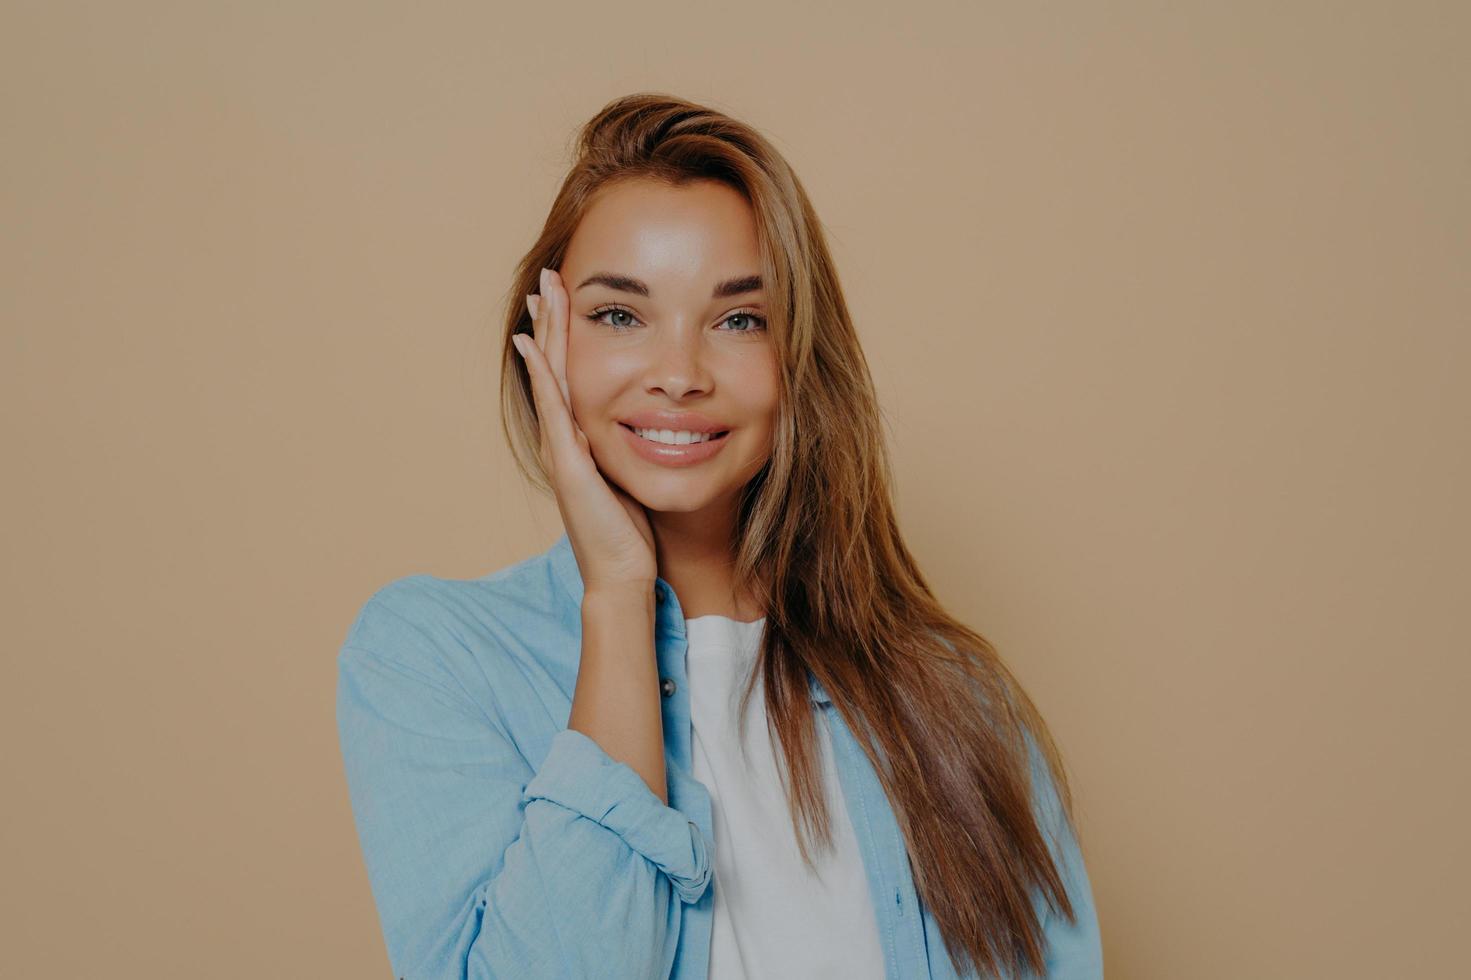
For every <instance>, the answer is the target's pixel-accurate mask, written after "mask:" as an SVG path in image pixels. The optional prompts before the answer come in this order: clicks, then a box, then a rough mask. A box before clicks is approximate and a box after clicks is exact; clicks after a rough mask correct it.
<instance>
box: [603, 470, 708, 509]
mask: <svg viewBox="0 0 1471 980" xmlns="http://www.w3.org/2000/svg"><path fill="white" fill-rule="evenodd" d="M622 486H623V489H624V490H626V491H627V492H628V495H629V496H630V497H632V498H633V499H634V500H637V501H638V502H639V503H641V504H643V505H644V507H645V508H646V509H648V510H650V511H652V512H654V513H658V514H694V513H698V512H699V511H702V510H704V509H705V508H706V507H709V506H710V505H711V504H712V503H714V502H715V501H716V500H717V499H719V497H720V496H721V495H720V494H719V493H711V492H709V491H708V490H707V489H706V488H704V487H703V486H701V485H700V484H699V481H695V480H690V479H688V478H681V477H678V476H676V477H674V478H672V479H664V480H660V479H657V478H656V479H647V478H645V479H641V480H632V481H630V482H629V483H625V484H622Z"/></svg>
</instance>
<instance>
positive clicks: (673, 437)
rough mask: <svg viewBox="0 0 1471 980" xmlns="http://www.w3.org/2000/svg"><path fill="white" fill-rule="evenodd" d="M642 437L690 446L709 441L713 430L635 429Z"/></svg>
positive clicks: (651, 440)
mask: <svg viewBox="0 0 1471 980" xmlns="http://www.w3.org/2000/svg"><path fill="white" fill-rule="evenodd" d="M633 431H634V432H636V433H638V435H639V437H640V438H643V439H647V440H649V441H650V442H662V443H663V444H664V445H666V446H688V445H689V444H690V443H693V442H709V441H710V438H711V436H713V435H714V433H713V432H671V431H669V430H668V429H634V430H633Z"/></svg>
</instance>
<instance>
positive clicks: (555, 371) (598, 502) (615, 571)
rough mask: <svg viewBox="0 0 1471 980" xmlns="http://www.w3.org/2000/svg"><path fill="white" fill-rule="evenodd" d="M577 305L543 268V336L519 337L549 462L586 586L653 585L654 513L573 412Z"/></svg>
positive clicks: (538, 317)
mask: <svg viewBox="0 0 1471 980" xmlns="http://www.w3.org/2000/svg"><path fill="white" fill-rule="evenodd" d="M570 305H571V304H570V299H569V297H568V296H567V293H566V290H565V289H563V287H562V278H561V276H560V275H558V274H557V273H556V272H555V271H553V270H551V269H543V270H542V273H541V295H540V296H537V295H534V294H528V295H527V297H526V309H527V311H528V312H529V313H530V314H531V319H532V324H533V330H534V331H535V339H534V340H533V339H532V338H530V337H527V336H526V335H525V334H515V335H513V336H512V337H511V342H512V343H513V344H515V345H516V350H518V351H519V352H520V353H521V357H522V359H523V360H524V361H525V362H526V370H527V373H528V374H529V375H530V376H531V390H532V395H533V397H534V398H535V400H536V416H537V420H538V426H537V427H538V429H539V430H540V431H541V461H542V465H543V466H544V467H546V470H547V473H548V474H549V475H550V477H551V480H552V487H553V489H554V491H555V492H556V496H557V508H558V509H559V510H560V511H561V512H562V523H563V524H564V525H565V526H566V528H567V537H568V538H569V539H570V541H571V543H572V551H573V554H575V555H576V556H577V567H578V570H579V571H580V572H581V574H582V584H583V588H584V590H585V591H587V592H597V591H609V590H627V589H629V588H633V589H636V590H644V589H652V588H653V586H654V579H655V577H656V576H657V575H658V571H657V569H658V562H657V560H656V557H655V556H656V552H655V550H654V532H653V528H652V527H650V525H649V516H648V514H647V512H646V511H645V510H644V507H643V505H642V504H640V503H639V502H638V501H636V500H634V499H633V498H632V497H630V496H629V495H628V494H627V493H626V492H624V491H623V489H622V488H620V487H616V486H612V485H610V484H609V483H608V481H607V480H606V479H605V478H604V477H603V474H602V472H601V471H600V470H599V469H598V467H597V463H596V462H594V460H593V458H592V452H591V451H590V449H589V447H588V441H587V436H586V434H584V433H583V431H582V428H581V427H580V426H579V425H578V424H577V421H576V420H575V419H574V418H573V417H572V397H571V395H570V394H569V393H568V389H567V335H568V332H569V330H570V325H569V317H570V314H569V309H570Z"/></svg>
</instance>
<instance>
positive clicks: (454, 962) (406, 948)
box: [337, 642, 712, 980]
mask: <svg viewBox="0 0 1471 980" xmlns="http://www.w3.org/2000/svg"><path fill="white" fill-rule="evenodd" d="M337 662H338V685H337V723H338V731H339V738H340V743H341V749H342V756H343V761H344V766H345V770H346V776H347V784H348V789H349V794H350V797H351V803H352V809H353V815H354V820H355V823H356V827H357V831H358V838H359V843H360V844H361V847H362V852H363V858H364V862H365V864H366V867H367V872H368V879H369V883H370V885H371V888H372V892H373V898H374V901H375V903H376V905H377V909H378V914H379V919H380V923H381V926H382V931H383V937H384V942H385V945H386V947H387V952H388V958H389V962H390V964H391V966H392V969H393V975H394V976H395V977H401V978H405V980H441V978H444V980H448V978H466V980H472V978H492V977H524V978H537V977H590V976H599V977H615V976H616V977H659V978H662V977H667V976H668V975H669V973H670V970H671V968H672V966H673V962H674V954H675V947H676V944H677V940H678V934H679V926H680V922H681V916H682V909H683V905H684V903H688V902H695V901H698V899H699V898H700V897H701V895H702V894H703V893H704V891H705V889H706V887H707V886H708V884H709V882H710V877H711V865H710V854H709V847H710V846H712V845H710V843H709V842H707V841H706V840H705V838H704V837H703V835H702V834H701V833H700V831H699V828H698V827H697V826H696V825H695V824H694V823H693V822H691V821H690V820H689V819H688V818H687V817H686V816H685V815H684V814H682V813H681V812H680V811H678V810H675V809H673V808H671V807H669V806H667V805H666V804H665V803H664V802H663V801H662V800H661V799H660V798H659V797H658V796H657V795H655V794H654V793H653V792H652V791H651V790H650V789H649V787H648V785H647V784H646V783H644V781H643V779H642V777H640V776H639V775H638V773H637V772H635V771H634V770H633V769H632V768H631V767H629V766H628V765H626V764H624V763H622V762H619V761H617V760H615V759H613V758H612V757H610V756H608V755H607V754H606V753H605V752H604V751H603V749H602V748H601V747H600V746H599V745H598V743H597V742H596V741H594V740H593V739H591V738H589V737H588V736H586V735H585V734H583V733H581V732H579V731H576V730H574V729H563V730H561V731H559V732H557V733H556V734H555V735H554V736H553V738H552V740H551V744H550V748H549V749H548V751H547V753H546V755H545V758H544V759H542V760H541V762H540V764H539V765H537V766H535V767H534V768H533V766H532V765H530V764H529V763H528V762H527V761H526V759H525V758H524V757H523V756H522V754H521V752H520V750H519V749H518V747H517V745H516V743H515V741H514V740H513V739H512V738H511V737H510V734H509V733H508V732H507V731H505V730H504V729H503V728H502V726H501V725H500V723H499V722H498V721H497V720H496V718H495V717H494V715H493V714H492V713H490V712H488V711H487V710H486V708H485V707H484V706H482V705H478V704H475V703H472V702H471V699H470V698H469V697H468V696H467V694H466V693H465V690H464V689H463V688H462V687H460V686H459V685H458V684H457V683H456V682H455V680H454V678H453V676H452V675H450V674H449V673H448V672H445V671H443V670H442V669H441V668H440V667H439V665H437V664H436V663H435V659H434V657H433V655H432V651H425V650H423V649H399V650H383V649H368V648H366V647H363V646H359V645H355V644H354V643H353V642H349V643H348V644H346V645H344V646H343V648H342V650H341V653H340V654H339V655H338V661H337Z"/></svg>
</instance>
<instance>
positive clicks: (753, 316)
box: [584, 306, 766, 333]
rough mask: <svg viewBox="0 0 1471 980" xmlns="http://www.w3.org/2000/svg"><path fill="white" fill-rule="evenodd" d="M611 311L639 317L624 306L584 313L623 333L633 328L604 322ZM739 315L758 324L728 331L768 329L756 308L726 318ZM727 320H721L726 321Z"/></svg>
mask: <svg viewBox="0 0 1471 980" xmlns="http://www.w3.org/2000/svg"><path fill="white" fill-rule="evenodd" d="M609 313H627V314H628V315H629V316H633V317H635V319H636V318H637V317H636V316H635V314H634V312H633V311H632V310H630V309H628V308H626V307H622V306H601V307H599V308H598V309H596V310H593V311H592V312H591V313H587V314H584V318H585V319H586V320H588V321H590V322H592V323H596V324H600V325H601V326H604V327H612V328H613V331H614V332H615V333H622V332H623V331H625V330H631V329H632V327H620V326H618V325H617V324H613V323H603V317H605V316H607V315H608V314H609ZM737 316H743V317H745V318H746V319H748V320H754V321H756V323H757V324H758V326H755V327H752V328H750V329H748V330H729V331H727V333H756V332H758V331H761V330H765V329H766V317H764V316H762V315H761V314H759V313H757V312H755V311H754V310H736V311H735V312H733V313H728V314H726V317H725V320H729V319H731V318H732V317H737ZM725 320H721V321H720V322H721V323H724V322H725Z"/></svg>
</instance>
